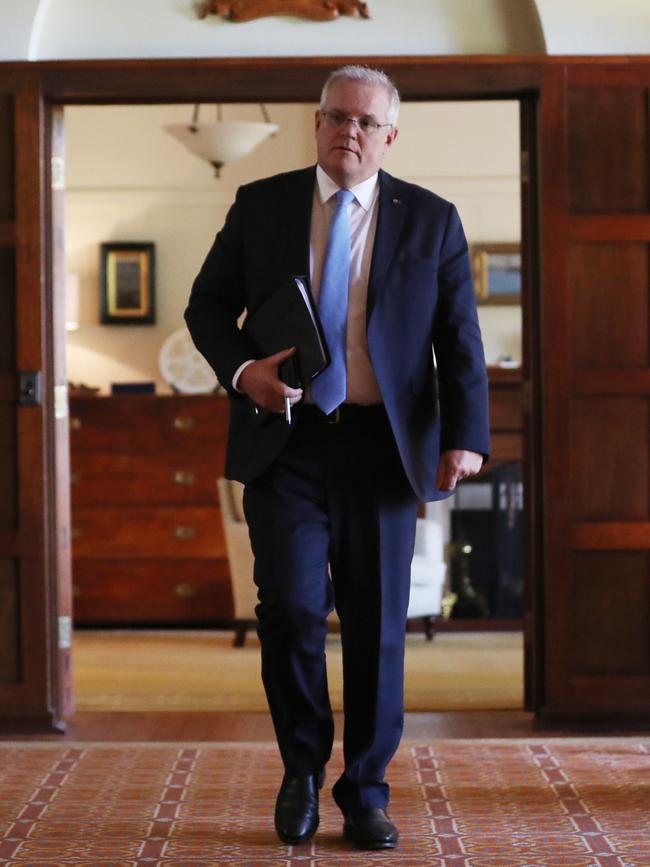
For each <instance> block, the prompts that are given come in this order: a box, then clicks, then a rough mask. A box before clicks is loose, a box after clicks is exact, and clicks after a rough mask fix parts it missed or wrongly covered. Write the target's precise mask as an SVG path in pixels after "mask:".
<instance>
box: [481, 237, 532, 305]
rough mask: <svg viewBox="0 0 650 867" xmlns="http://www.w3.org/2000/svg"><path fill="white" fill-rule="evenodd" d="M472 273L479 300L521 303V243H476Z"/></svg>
mask: <svg viewBox="0 0 650 867" xmlns="http://www.w3.org/2000/svg"><path fill="white" fill-rule="evenodd" d="M470 252H471V258H472V275H473V277H474V288H475V290H476V298H477V301H478V303H479V304H521V247H520V245H519V244H473V245H472V247H471V251H470Z"/></svg>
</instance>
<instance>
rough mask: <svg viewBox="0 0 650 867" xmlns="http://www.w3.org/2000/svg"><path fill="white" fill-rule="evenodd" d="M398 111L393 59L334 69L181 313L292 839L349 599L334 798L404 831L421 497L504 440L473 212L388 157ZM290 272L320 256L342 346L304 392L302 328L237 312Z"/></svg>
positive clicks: (360, 841) (374, 829)
mask: <svg viewBox="0 0 650 867" xmlns="http://www.w3.org/2000/svg"><path fill="white" fill-rule="evenodd" d="M398 111H399V96H398V94H397V91H396V90H395V87H394V86H393V84H392V82H391V81H390V80H389V79H388V78H387V77H386V76H385V75H384V74H383V73H381V72H379V71H377V70H371V69H368V68H366V67H359V66H348V67H343V68H342V69H339V70H337V71H335V72H334V73H333V74H332V75H331V76H330V78H329V79H328V81H327V82H326V85H325V87H324V89H323V94H322V97H321V104H320V108H319V110H318V111H317V112H316V122H315V126H316V145H317V152H318V165H317V167H315V168H308V169H303V170H299V171H295V172H289V173H287V174H283V175H278V176H275V177H272V178H267V179H264V180H261V181H257V182H255V183H252V184H248V185H246V186H244V187H242V188H240V190H239V191H238V193H237V197H236V200H235V203H234V204H233V206H232V208H231V209H230V212H229V214H228V216H227V218H226V222H225V225H224V227H223V228H222V230H221V231H220V233H219V234H218V235H217V238H216V240H215V243H214V245H213V247H212V249H211V250H210V252H209V254H208V256H207V258H206V261H205V263H204V265H203V267H202V269H201V272H200V273H199V275H198V277H197V279H196V281H195V283H194V286H193V288H192V293H191V297H190V301H189V305H188V308H187V311H186V319H187V323H188V327H189V329H190V332H191V334H192V337H193V339H194V341H195V343H196V345H197V347H198V348H199V350H200V351H201V352H202V353H203V355H204V356H205V357H206V358H207V360H208V361H209V362H210V364H211V365H212V366H213V368H214V369H215V371H216V373H217V375H218V377H219V380H220V382H221V383H223V384H224V385H225V386H226V387H227V388H228V390H229V394H230V398H231V422H230V431H229V441H228V452H227V461H226V474H227V475H228V476H229V477H230V478H235V479H239V480H241V481H242V482H244V483H245V492H244V508H245V511H246V517H247V520H248V523H249V528H250V535H251V542H252V546H253V552H254V554H255V582H256V584H257V586H258V597H259V605H258V608H257V613H258V619H259V630H258V631H259V636H260V641H261V648H262V677H263V681H264V686H265V689H266V693H267V697H268V701H269V707H270V710H271V714H272V718H273V722H274V726H275V731H276V735H277V739H278V745H279V748H280V752H281V756H282V760H283V763H284V768H285V774H284V778H283V780H282V784H281V787H280V791H279V794H278V798H277V802H276V810H275V826H276V830H277V833H278V835H279V836H280V838H281V839H282V840H283V841H285V842H287V843H301V842H304V841H306V840H308V839H309V838H310V837H311V836H312V835H313V834H314V832H315V830H316V828H317V826H318V790H319V788H320V786H321V785H322V783H323V779H324V767H325V764H326V762H327V760H328V758H329V756H330V751H331V748H332V741H333V720H332V712H331V708H330V703H329V697H328V692H327V677H326V666H325V638H326V633H327V626H326V617H327V615H328V613H329V612H330V611H331V609H332V606H333V605H335V606H336V610H337V613H338V615H339V618H340V622H341V639H342V646H343V676H344V713H345V727H344V733H343V750H344V760H345V770H344V772H343V774H342V775H341V777H340V778H339V779H338V780H337V781H336V783H335V785H334V788H333V795H334V799H335V801H336V803H337V804H338V806H339V808H340V809H341V811H342V813H343V817H344V833H345V835H346V836H347V837H348V838H349V839H350V840H352V841H353V842H354V843H356V844H357V845H358V846H359V847H360V848H363V849H384V848H392V847H394V846H395V845H396V844H397V840H398V830H397V828H396V827H395V826H394V824H393V823H392V822H391V820H390V819H389V817H388V815H387V813H386V807H387V805H388V800H389V787H388V785H387V783H386V782H385V780H384V775H385V771H386V768H387V765H388V763H389V761H390V759H391V757H392V756H393V754H394V752H395V750H396V749H397V746H398V744H399V740H400V737H401V732H402V724H403V667H404V641H405V627H406V610H407V606H408V595H409V584H410V563H411V558H412V554H413V545H414V535H415V520H416V511H417V505H418V502H420V501H425V500H435V499H440V498H442V497H445V496H449V493H450V492H451V491H452V490H453V489H454V487H455V485H456V482H457V481H458V480H459V479H462V478H465V477H467V476H470V475H473V474H475V473H476V472H478V470H479V469H480V467H481V465H482V462H483V460H484V459H485V457H486V456H487V452H488V448H489V446H488V420H487V381H486V371H485V362H484V358H483V349H482V344H481V337H480V332H479V327H478V322H477V316H476V307H475V300H474V293H473V289H472V282H471V276H470V267H469V261H468V254H467V244H466V241H465V237H464V234H463V230H462V227H461V224H460V220H459V218H458V214H457V212H456V209H455V208H454V207H453V205H451V204H450V203H448V202H446V201H444V200H443V199H441V198H439V197H438V196H435V195H434V194H433V193H431V192H428V191H426V190H424V189H422V188H420V187H417V186H415V185H413V184H408V183H405V182H403V181H399V180H397V179H396V178H393V177H391V176H390V175H388V174H387V173H385V172H383V171H381V170H380V163H381V160H382V157H383V155H384V154H385V153H386V151H387V150H388V149H389V148H390V147H391V146H392V144H393V142H394V141H395V138H396V136H397V126H396V124H397V115H398ZM344 191H350V192H349V193H347V192H344ZM335 201H336V205H335ZM335 226H336V228H335ZM342 236H343V237H344V238H345V241H344V244H343V247H341V240H340V239H341V237H342ZM342 249H344V253H341V250H342ZM337 274H338V275H339V276H338V277H337V276H336V275H337ZM341 274H343V275H344V276H342V277H341V276H340V275H341ZM292 275H309V277H310V285H311V289H312V292H313V294H314V297H315V298H316V299H318V303H319V310H320V312H321V316H322V318H323V320H324V323H323V325H324V328H325V331H326V336H327V339H328V343H329V345H330V351H331V353H332V363H331V365H330V368H328V369H327V370H329V374H328V373H327V370H326V371H325V372H324V373H323V374H320V375H319V376H317V377H316V378H315V379H314V381H313V383H312V384H310V385H307V384H305V388H304V390H303V389H300V388H291V387H289V386H288V385H285V384H284V383H283V382H282V381H281V380H280V378H279V376H278V366H279V365H280V363H281V362H283V361H284V360H285V359H286V358H287V357H289V356H290V355H291V354H292V353H293V351H294V350H293V348H292V347H287V348H286V350H283V351H282V352H279V353H278V354H276V355H273V356H271V357H267V358H261V357H260V353H259V352H258V350H257V348H256V346H255V345H254V344H253V343H252V342H251V340H250V339H249V337H248V336H247V334H246V329H245V326H244V328H243V329H242V328H240V327H239V326H238V319H239V317H240V316H241V314H242V313H243V311H244V310H246V311H247V313H248V314H249V315H253V314H254V313H255V311H256V310H257V309H258V308H259V306H260V305H261V304H262V303H263V302H264V301H265V299H267V298H268V297H269V295H270V294H271V293H273V292H274V291H275V290H277V289H278V288H279V287H280V286H281V285H283V284H284V283H285V281H286V280H287V279H288V278H289V277H291V276H292ZM332 275H334V276H332ZM332 286H334V288H332ZM337 287H338V288H337ZM332 293H342V294H335V295H332ZM341 311H343V313H342V314H341ZM332 316H333V317H334V319H335V320H336V317H337V316H339V320H340V321H338V324H337V322H336V321H334V323H333V324H332V322H331V321H330V320H331V317H332ZM434 352H435V362H434ZM326 374H327V375H328V376H329V381H328V379H327V377H326ZM321 378H322V379H321ZM319 379H321V382H320V383H319ZM337 395H338V396H337ZM287 398H288V399H289V401H290V403H292V404H293V405H294V412H293V414H294V420H293V423H292V424H291V425H289V424H287V421H286V419H285V417H284V415H283V411H284V408H285V401H286V399H287ZM259 408H263V409H264V410H267V411H269V410H270V411H271V412H270V413H269V412H263V413H260V412H259Z"/></svg>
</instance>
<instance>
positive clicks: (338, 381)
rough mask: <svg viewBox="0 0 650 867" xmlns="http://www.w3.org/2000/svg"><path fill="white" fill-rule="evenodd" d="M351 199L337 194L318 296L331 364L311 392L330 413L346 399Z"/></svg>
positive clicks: (343, 193)
mask: <svg viewBox="0 0 650 867" xmlns="http://www.w3.org/2000/svg"><path fill="white" fill-rule="evenodd" d="M352 201H354V193H351V192H350V190H339V191H338V193H337V194H336V210H335V211H334V215H333V216H332V221H331V223H330V229H329V235H328V238H327V251H326V253H325V261H324V263H323V273H322V276H321V283H320V296H319V299H318V314H319V316H320V321H321V324H322V326H323V332H324V333H325V340H326V341H327V346H328V349H329V353H330V363H329V364H328V366H327V367H326V368H325V370H324V371H323V372H322V373H319V375H318V376H317V377H316V378H315V379H314V382H313V384H312V388H311V394H312V398H313V401H314V403H315V404H316V405H317V406H319V407H320V408H321V409H322V410H323V412H324V413H327V414H329V413H330V412H332V411H333V410H335V409H336V407H337V406H339V404H341V403H343V401H344V400H345V391H346V335H347V324H348V287H349V282H350V220H349V218H348V205H349V204H350V203H351V202H352Z"/></svg>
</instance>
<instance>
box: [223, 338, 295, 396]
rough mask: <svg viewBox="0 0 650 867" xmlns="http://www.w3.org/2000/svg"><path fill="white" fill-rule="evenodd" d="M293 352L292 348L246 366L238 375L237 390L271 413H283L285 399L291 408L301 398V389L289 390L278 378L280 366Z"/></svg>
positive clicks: (293, 348)
mask: <svg viewBox="0 0 650 867" xmlns="http://www.w3.org/2000/svg"><path fill="white" fill-rule="evenodd" d="M295 352H296V347H295V346H292V347H291V348H290V349H283V350H282V351H281V352H276V353H275V355H269V356H268V358H261V359H260V360H259V361H254V362H253V363H252V364H248V365H247V366H246V367H245V368H244V369H243V370H242V372H241V374H240V375H239V381H238V383H237V387H238V389H239V390H240V391H243V392H244V394H246V395H248V397H250V399H251V400H252V401H253V403H255V404H257V406H261V407H263V408H264V409H268V410H270V411H271V412H284V399H285V397H288V398H290V400H291V404H292V406H293V404H294V403H297V402H298V401H299V400H300V398H301V397H302V388H291V386H289V385H286V383H284V382H282V380H281V379H280V378H279V376H278V367H279V366H280V364H282V362H283V361H285V359H287V358H290V357H291V356H292V355H294V354H295Z"/></svg>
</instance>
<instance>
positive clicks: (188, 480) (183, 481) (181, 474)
mask: <svg viewBox="0 0 650 867" xmlns="http://www.w3.org/2000/svg"><path fill="white" fill-rule="evenodd" d="M174 484H176V485H193V484H194V473H189V472H186V471H185V470H176V472H175V473H174Z"/></svg>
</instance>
